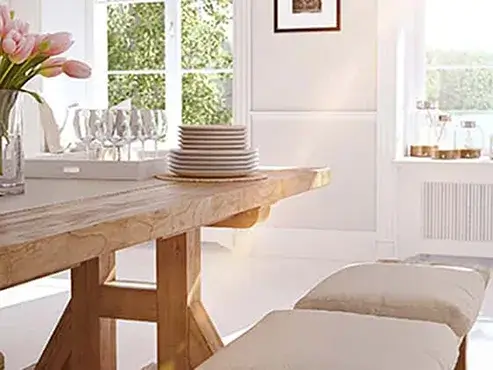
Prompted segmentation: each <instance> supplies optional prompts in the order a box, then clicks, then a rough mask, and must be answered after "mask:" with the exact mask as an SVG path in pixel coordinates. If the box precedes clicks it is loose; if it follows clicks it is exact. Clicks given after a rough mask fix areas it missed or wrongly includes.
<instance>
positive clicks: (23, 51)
mask: <svg viewBox="0 0 493 370" xmlns="http://www.w3.org/2000/svg"><path fill="white" fill-rule="evenodd" d="M34 42H35V37H34V35H27V36H25V37H22V39H21V41H20V42H19V43H18V44H17V48H16V49H15V51H14V52H13V53H10V54H9V59H10V60H11V61H12V63H14V64H22V63H24V62H25V61H26V60H27V59H28V58H29V57H30V56H31V53H32V51H33V48H34Z"/></svg>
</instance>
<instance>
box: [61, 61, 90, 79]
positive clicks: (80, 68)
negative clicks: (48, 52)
mask: <svg viewBox="0 0 493 370" xmlns="http://www.w3.org/2000/svg"><path fill="white" fill-rule="evenodd" d="M62 68H63V72H65V74H66V75H67V76H69V77H73V78H89V77H91V67H89V66H88V65H87V64H86V63H84V62H79V61H78V60H68V61H66V62H65V63H63V67H62Z"/></svg>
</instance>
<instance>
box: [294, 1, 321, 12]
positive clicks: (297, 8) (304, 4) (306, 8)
mask: <svg viewBox="0 0 493 370" xmlns="http://www.w3.org/2000/svg"><path fill="white" fill-rule="evenodd" d="M321 11H322V0H293V13H295V14H299V13H320V12H321Z"/></svg>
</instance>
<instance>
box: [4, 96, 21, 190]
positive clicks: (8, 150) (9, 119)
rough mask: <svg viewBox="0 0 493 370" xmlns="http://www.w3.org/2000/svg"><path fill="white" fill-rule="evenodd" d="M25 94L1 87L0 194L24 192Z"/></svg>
mask: <svg viewBox="0 0 493 370" xmlns="http://www.w3.org/2000/svg"><path fill="white" fill-rule="evenodd" d="M23 95H25V94H24V93H22V92H19V91H15V90H1V89H0V149H1V150H0V196H2V195H14V194H22V193H24V150H23V147H22V131H23V100H24V99H23V98H24V96H23Z"/></svg>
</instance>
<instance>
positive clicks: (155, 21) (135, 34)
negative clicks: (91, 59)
mask: <svg viewBox="0 0 493 370" xmlns="http://www.w3.org/2000/svg"><path fill="white" fill-rule="evenodd" d="M181 3H182V8H181V12H182V19H181V23H182V25H181V26H182V48H181V52H182V68H183V69H185V70H209V73H204V72H200V71H189V72H185V73H184V74H183V77H182V84H183V85H182V90H183V91H182V101H183V114H182V121H183V123H184V124H218V123H223V124H225V123H227V124H229V123H231V119H232V108H231V92H232V74H231V73H226V72H224V71H220V72H221V73H215V72H214V71H213V70H217V69H221V70H230V69H232V68H233V55H232V47H231V45H230V40H228V36H230V32H229V27H231V24H232V23H231V21H232V1H231V0H181ZM164 7H165V4H164V3H138V4H115V5H109V6H108V68H109V71H110V72H111V71H130V70H138V71H141V70H147V71H155V72H156V73H153V72H152V73H151V72H149V74H143V75H132V74H118V73H116V72H113V73H112V74H110V76H109V81H108V82H109V83H108V85H109V92H108V95H109V101H110V104H116V103H118V102H120V101H122V100H125V99H128V98H132V103H133V105H134V106H136V107H141V108H150V109H158V108H159V109H166V107H165V97H166V89H165V74H163V73H162V72H160V71H163V70H165V69H166V66H165V54H164V53H165V42H166V37H165V22H164V14H165V8H164Z"/></svg>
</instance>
